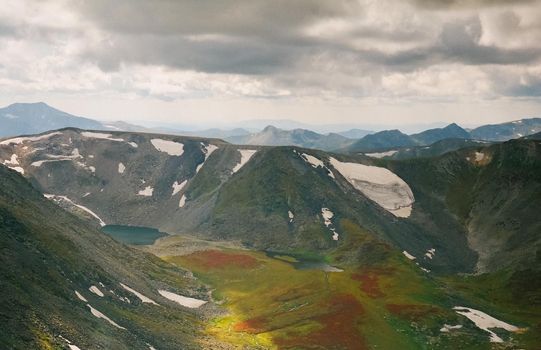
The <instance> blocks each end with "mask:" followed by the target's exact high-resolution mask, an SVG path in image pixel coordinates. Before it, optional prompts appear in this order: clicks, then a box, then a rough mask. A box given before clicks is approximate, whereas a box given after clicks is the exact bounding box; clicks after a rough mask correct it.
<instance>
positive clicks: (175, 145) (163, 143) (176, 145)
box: [150, 139, 184, 156]
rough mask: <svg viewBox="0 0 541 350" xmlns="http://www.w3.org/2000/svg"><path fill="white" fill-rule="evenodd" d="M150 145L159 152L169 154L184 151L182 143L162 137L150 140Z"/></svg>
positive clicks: (174, 154) (173, 154) (178, 153)
mask: <svg viewBox="0 0 541 350" xmlns="http://www.w3.org/2000/svg"><path fill="white" fill-rule="evenodd" d="M150 143H152V146H154V148H156V149H157V150H158V151H160V152H164V153H167V154H169V155H170V156H181V155H182V154H183V153H184V144H182V143H180V142H174V141H169V140H163V139H152V140H150Z"/></svg>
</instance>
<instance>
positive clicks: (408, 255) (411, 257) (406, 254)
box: [402, 250, 415, 260]
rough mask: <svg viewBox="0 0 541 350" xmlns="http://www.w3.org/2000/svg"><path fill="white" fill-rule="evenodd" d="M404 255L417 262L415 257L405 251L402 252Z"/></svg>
mask: <svg viewBox="0 0 541 350" xmlns="http://www.w3.org/2000/svg"><path fill="white" fill-rule="evenodd" d="M402 254H404V256H405V257H406V258H408V259H410V260H415V257H414V256H413V255H411V254H410V253H408V252H407V251H405V250H404V251H403V252H402Z"/></svg>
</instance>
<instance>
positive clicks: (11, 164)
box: [4, 154, 24, 175]
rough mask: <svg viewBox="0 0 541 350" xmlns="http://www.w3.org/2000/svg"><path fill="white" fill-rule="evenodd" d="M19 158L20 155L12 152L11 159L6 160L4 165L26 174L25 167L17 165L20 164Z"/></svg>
mask: <svg viewBox="0 0 541 350" xmlns="http://www.w3.org/2000/svg"><path fill="white" fill-rule="evenodd" d="M17 158H18V157H17V155H16V154H12V155H11V159H9V160H5V161H4V165H5V166H7V167H8V168H10V169H13V170H15V171H18V172H19V173H21V174H23V175H24V169H23V168H22V167H20V166H17V165H19V160H18V159H17Z"/></svg>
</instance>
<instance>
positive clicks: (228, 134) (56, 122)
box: [0, 103, 541, 153]
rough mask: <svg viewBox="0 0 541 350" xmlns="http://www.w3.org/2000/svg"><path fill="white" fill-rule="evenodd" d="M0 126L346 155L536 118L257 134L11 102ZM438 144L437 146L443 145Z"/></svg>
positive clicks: (525, 127) (473, 134)
mask: <svg viewBox="0 0 541 350" xmlns="http://www.w3.org/2000/svg"><path fill="white" fill-rule="evenodd" d="M0 122H1V123H0V136H16V135H22V134H34V133H39V132H44V131H47V130H53V129H59V128H63V127H76V128H81V129H94V130H110V131H132V132H147V133H162V134H172V135H184V136H197V137H205V138H221V139H224V140H226V141H228V142H230V143H233V144H240V145H258V146H298V147H305V148H314V149H321V150H326V151H338V152H345V153H369V152H376V153H378V152H381V151H396V150H397V149H398V148H401V149H403V150H405V149H407V148H410V147H418V146H428V145H431V144H433V143H436V142H438V141H441V140H445V139H474V140H480V141H497V142H501V141H506V140H509V139H513V138H520V137H523V136H527V135H530V134H534V133H537V132H540V131H541V118H531V119H521V120H517V121H513V122H508V123H502V124H495V125H484V126H480V127H478V128H475V129H473V130H465V129H463V128H461V127H460V126H458V125H456V124H454V123H453V124H449V125H447V126H446V127H443V128H433V129H428V130H425V131H422V132H419V133H416V134H411V135H407V134H404V133H403V132H401V131H399V130H384V131H380V132H372V131H368V130H363V129H355V128H353V129H350V130H345V131H339V132H334V133H333V132H331V133H328V132H327V133H318V132H315V131H312V130H309V129H307V128H310V127H311V126H309V125H305V124H302V123H294V122H292V121H291V122H287V123H285V121H284V122H283V123H278V124H279V125H282V126H283V127H286V128H287V127H293V126H297V127H296V128H293V129H284V128H279V127H276V126H273V125H268V126H266V127H265V128H263V129H262V130H261V131H256V132H254V131H253V128H251V127H250V126H253V125H260V124H261V122H262V121H258V123H256V124H253V125H252V124H246V125H245V128H231V129H228V128H223V129H221V128H211V129H204V130H197V131H186V130H180V129H179V130H177V129H175V128H171V127H164V126H155V127H151V128H149V127H143V126H138V125H133V124H130V123H127V122H122V121H120V122H99V121H96V120H92V119H88V118H82V117H76V116H73V115H70V114H68V113H65V112H62V111H59V110H57V109H55V108H53V107H50V106H48V105H46V104H45V103H28V104H24V103H16V104H12V105H10V106H8V107H5V108H2V109H0ZM298 126H302V127H298ZM329 127H330V128H331V129H333V130H336V129H338V126H336V125H333V126H329ZM318 130H319V129H318ZM449 145H450V144H449ZM439 146H440V148H441V146H442V144H440V145H439ZM454 149H456V148H453V147H450V148H448V149H447V151H451V150H454ZM406 153H407V152H406Z"/></svg>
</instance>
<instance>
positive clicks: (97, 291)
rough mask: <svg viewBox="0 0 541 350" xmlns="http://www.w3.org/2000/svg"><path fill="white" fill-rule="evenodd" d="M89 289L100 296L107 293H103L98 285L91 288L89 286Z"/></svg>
mask: <svg viewBox="0 0 541 350" xmlns="http://www.w3.org/2000/svg"><path fill="white" fill-rule="evenodd" d="M88 290H89V291H91V292H92V293H94V294H96V295H97V296H99V297H102V298H103V297H104V296H105V294H103V292H102V291H101V290H100V289H99V288H98V287H96V286H90V288H88Z"/></svg>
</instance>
